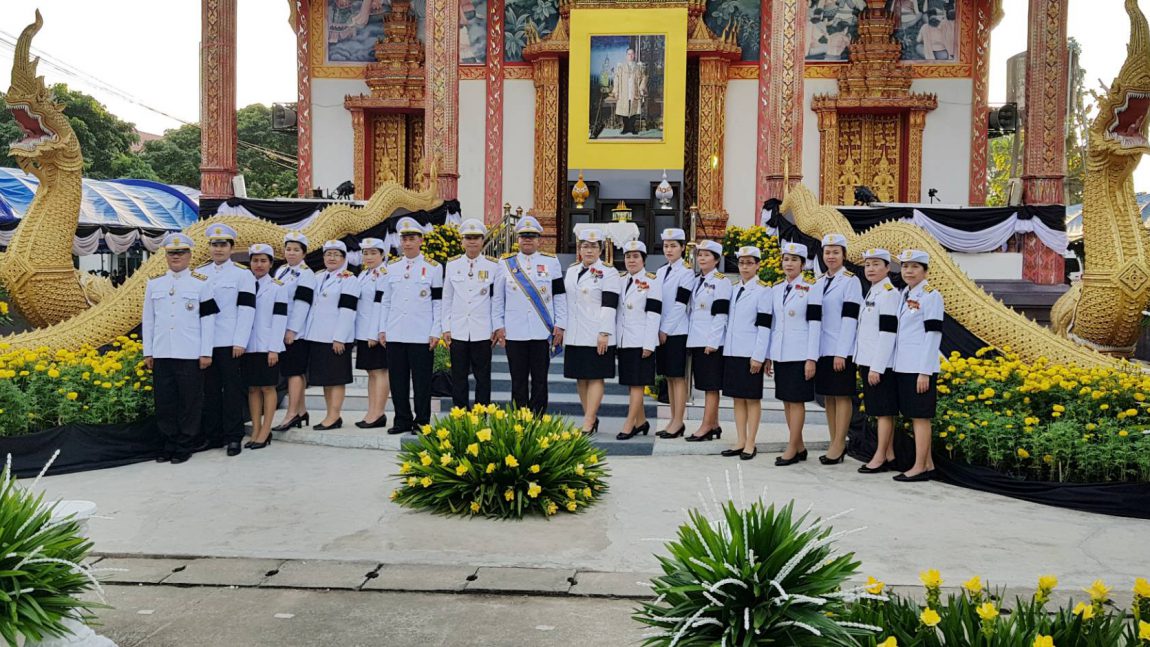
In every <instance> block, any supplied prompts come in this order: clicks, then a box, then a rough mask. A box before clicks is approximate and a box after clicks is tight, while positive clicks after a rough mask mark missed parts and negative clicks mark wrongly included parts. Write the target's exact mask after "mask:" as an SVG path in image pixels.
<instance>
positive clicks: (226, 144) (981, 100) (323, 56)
mask: <svg viewBox="0 0 1150 647" xmlns="http://www.w3.org/2000/svg"><path fill="white" fill-rule="evenodd" d="M290 2H291V7H292V17H291V21H292V25H293V26H294V29H295V31H296V35H297V44H298V48H297V63H298V80H299V96H298V104H297V115H298V124H299V158H300V168H299V191H300V195H301V196H306V195H311V193H312V191H313V189H315V188H323V189H325V190H331V189H333V188H334V187H336V186H337V185H339V184H341V183H343V182H344V181H346V180H351V181H353V182H354V184H355V192H356V197H358V198H368V197H370V195H371V193H372V190H373V188H374V187H375V186H378V184H379V183H381V182H383V181H387V180H394V181H398V182H402V183H405V184H407V185H409V186H413V187H414V186H418V185H419V183H420V182H422V181H424V177H425V175H426V173H427V172H428V169H429V168H430V167H431V166H432V164H434V165H435V168H436V169H437V171H438V173H439V175H440V178H441V181H440V183H439V188H440V191H441V192H442V195H443V197H444V198H457V199H459V201H460V203H461V205H462V209H463V212H464V213H465V214H467V215H478V214H480V213H481V214H482V215H483V217H484V218H485V219H486V220H487V221H488V222H495V221H497V220H498V219H499V218H500V217H501V216H502V214H503V211H504V208H505V207H504V205H511V206H512V207H513V208H515V207H522V208H523V209H524V211H529V212H532V213H534V214H535V215H536V216H538V217H539V218H540V220H541V221H542V222H543V223H544V225H545V227H547V228H548V229H549V231H553V232H554V234H553V236H552V237H551V238H550V240H549V241H548V242H549V244H551V245H554V246H555V247H556V248H557V249H559V250H560V251H564V250H565V249H567V248H570V246H571V243H572V241H571V237H570V236H569V235H568V233H569V232H570V231H571V226H572V225H573V224H576V223H579V222H594V221H601V220H608V219H610V212H611V210H612V209H614V208H616V207H617V204H618V202H619V201H625V202H626V205H627V207H628V208H629V209H630V210H631V211H632V214H633V215H632V217H633V219H634V220H635V222H636V223H637V224H639V226H640V229H641V231H642V234H641V235H642V236H643V237H644V239H645V240H646V241H647V242H648V244H649V245H650V244H651V243H652V242H655V240H656V239H657V235H656V233H657V232H658V231H659V230H660V229H661V228H663V227H665V226H670V225H671V224H672V223H674V224H682V223H684V222H688V221H689V220H690V216H691V213H692V211H694V212H696V213H697V216H698V217H697V218H696V222H697V229H698V234H699V236H704V235H711V236H715V235H721V232H722V230H723V229H724V228H725V227H726V226H727V225H728V224H733V225H750V224H754V223H755V222H756V221H757V219H758V217H759V214H760V211H761V206H762V204H763V202H764V201H765V200H767V199H769V198H771V197H781V194H782V189H783V184H784V182H788V181H789V182H792V183H793V182H803V183H804V184H806V185H807V186H808V187H810V188H811V189H812V190H814V191H815V192H816V194H818V195H819V196H820V198H821V200H822V201H823V202H824V203H827V204H851V203H852V202H853V198H854V188H855V187H856V186H866V187H868V188H869V189H870V190H871V191H872V192H873V193H874V194H875V196H877V198H878V199H879V200H881V201H884V202H900V203H920V202H921V203H925V202H928V192H930V191H931V189H933V190H934V191H933V193H934V195H935V196H937V199H938V200H939V201H941V202H942V203H946V204H951V205H981V204H983V203H984V201H985V197H986V187H987V180H986V166H987V113H988V107H987V83H988V77H989V69H988V67H989V65H988V64H989V44H990V33H991V30H992V29H993V27H994V25H995V24H996V22H997V20H998V19H999V18H1000V16H1001V0H390V1H388V0H290ZM235 3H236V0H203V11H204V23H203V24H204V61H203V63H204V74H203V83H204V84H205V90H206V91H205V93H204V106H203V108H204V110H203V114H204V118H205V128H204V129H203V132H204V137H205V146H204V168H205V177H204V186H203V190H204V193H205V195H213V194H218V195H226V194H227V193H229V187H230V183H229V182H227V180H228V179H229V178H230V175H229V173H234V168H235V162H234V151H235V144H234V132H228V130H229V129H228V128H227V124H228V123H230V122H229V121H228V111H229V110H234V83H235V71H234V50H235V48H234V42H235V20H234V15H235ZM1017 4H1018V5H1019V6H1018V7H1017V8H1016V7H1015V6H1014V5H1012V6H1011V10H1029V12H1030V20H1029V25H1030V32H1029V38H1028V42H1027V44H1026V45H1027V51H1028V76H1029V83H1028V96H1027V105H1028V106H1029V107H1030V110H1028V116H1027V120H1028V121H1027V123H1026V124H1025V125H1026V127H1027V132H1028V133H1029V134H1030V135H1029V136H1028V137H1027V147H1026V150H1025V155H1024V162H1023V175H1024V177H1023V180H1024V199H1025V200H1026V201H1027V202H1028V203H1031V204H1051V203H1058V202H1060V201H1061V196H1062V177H1063V175H1064V158H1065V155H1064V150H1063V140H1064V137H1063V128H1064V123H1065V105H1066V101H1065V95H1066V77H1067V71H1066V66H1067V52H1066V0H1029V2H1028V4H1029V7H1025V6H1024V5H1023V3H1021V2H1020V3H1017ZM1018 47H1019V49H1022V43H1019V44H1018ZM209 88H211V91H210V92H208V91H207V90H208V89H209ZM233 130H234V129H233ZM209 140H210V141H209ZM664 179H666V180H667V184H668V185H670V186H671V188H672V191H673V197H672V198H671V199H670V200H661V199H659V198H658V197H656V195H655V191H656V189H657V188H658V187H659V185H660V184H661V183H662V182H663V180H664ZM576 184H578V185H579V187H580V189H581V190H582V189H583V188H586V193H587V197H586V198H585V199H582V200H578V201H577V200H576V199H575V198H573V197H572V189H573V188H574V187H575V185H576ZM577 195H581V193H579V192H577ZM664 197H665V195H664ZM656 247H657V245H656ZM1032 256H1034V257H1035V259H1037V260H1034V261H1031V260H1028V264H1033V263H1041V262H1043V261H1042V260H1041V256H1042V255H1041V252H1035V254H1033V255H1032ZM1045 262H1049V263H1051V264H1053V263H1054V262H1055V261H1054V260H1053V259H1049V258H1047V259H1046V261H1045Z"/></svg>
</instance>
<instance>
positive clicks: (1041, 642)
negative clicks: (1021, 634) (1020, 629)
mask: <svg viewBox="0 0 1150 647" xmlns="http://www.w3.org/2000/svg"><path fill="white" fill-rule="evenodd" d="M1034 647H1054V637H1053V636H1043V635H1042V634H1039V635H1037V636H1035V637H1034Z"/></svg>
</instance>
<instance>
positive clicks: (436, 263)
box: [424, 258, 439, 267]
mask: <svg viewBox="0 0 1150 647" xmlns="http://www.w3.org/2000/svg"><path fill="white" fill-rule="evenodd" d="M424 260H426V261H427V264H428V265H430V266H432V267H439V261H437V260H435V259H434V258H424Z"/></svg>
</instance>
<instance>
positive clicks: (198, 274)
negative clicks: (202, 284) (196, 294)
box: [192, 272, 208, 281]
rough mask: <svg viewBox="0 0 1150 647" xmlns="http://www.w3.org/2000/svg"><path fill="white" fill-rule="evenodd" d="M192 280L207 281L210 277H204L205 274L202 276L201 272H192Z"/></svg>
mask: <svg viewBox="0 0 1150 647" xmlns="http://www.w3.org/2000/svg"><path fill="white" fill-rule="evenodd" d="M192 278H193V279H199V280H201V281H207V280H208V277H206V276H204V275H203V274H200V273H199V272H192Z"/></svg>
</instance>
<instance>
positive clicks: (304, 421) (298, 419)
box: [272, 413, 311, 431]
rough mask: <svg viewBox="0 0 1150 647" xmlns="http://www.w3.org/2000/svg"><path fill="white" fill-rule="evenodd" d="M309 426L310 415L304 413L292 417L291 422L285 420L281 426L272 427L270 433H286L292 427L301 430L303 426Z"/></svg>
mask: <svg viewBox="0 0 1150 647" xmlns="http://www.w3.org/2000/svg"><path fill="white" fill-rule="evenodd" d="M310 424H311V414H309V413H305V414H302V415H298V416H292V418H291V420H285V421H284V423H283V424H282V425H276V426H275V427H272V431H287V430H288V429H291V428H292V427H297V428H302V427H304V426H305V425H310Z"/></svg>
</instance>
